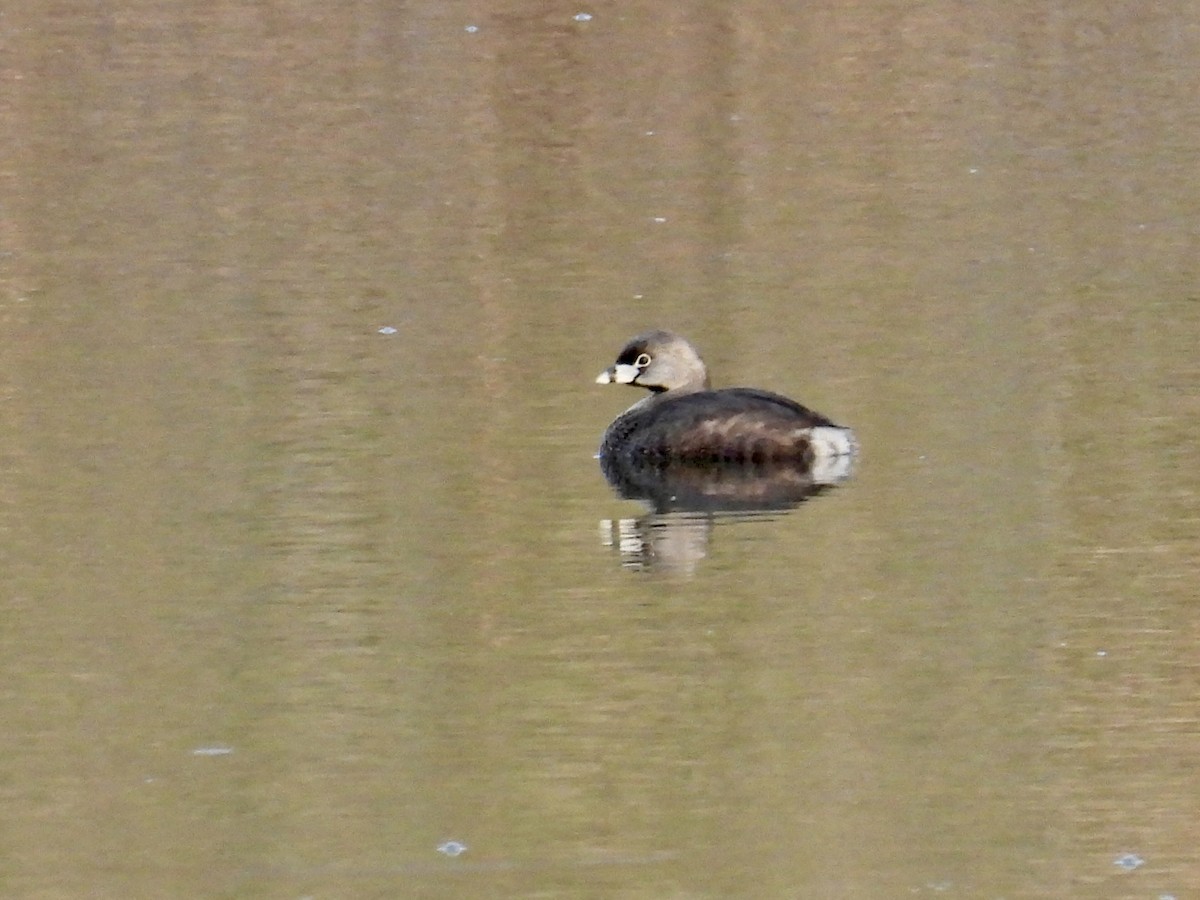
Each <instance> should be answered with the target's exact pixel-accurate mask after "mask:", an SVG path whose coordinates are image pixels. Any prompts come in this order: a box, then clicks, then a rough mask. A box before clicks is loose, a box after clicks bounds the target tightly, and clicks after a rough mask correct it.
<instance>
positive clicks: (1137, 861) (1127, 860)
mask: <svg viewBox="0 0 1200 900" xmlns="http://www.w3.org/2000/svg"><path fill="white" fill-rule="evenodd" d="M1145 862H1146V861H1145V860H1144V859H1142V858H1141V857H1140V856H1138V855H1137V854H1136V853H1122V854H1121V855H1120V856H1118V857H1117V858H1116V859H1114V860H1113V865H1114V866H1118V867H1120V868H1122V869H1124V870H1125V871H1126V872H1132V871H1133V870H1134V869H1136V868H1138V867H1139V866H1141V865H1142V864H1144V863H1145Z"/></svg>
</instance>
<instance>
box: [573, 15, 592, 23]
mask: <svg viewBox="0 0 1200 900" xmlns="http://www.w3.org/2000/svg"><path fill="white" fill-rule="evenodd" d="M575 21H576V22H590V21H592V14H591V13H575Z"/></svg>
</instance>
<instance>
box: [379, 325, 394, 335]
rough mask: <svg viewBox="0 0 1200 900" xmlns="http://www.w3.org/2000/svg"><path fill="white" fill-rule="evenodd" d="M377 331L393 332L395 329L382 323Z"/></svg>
mask: <svg viewBox="0 0 1200 900" xmlns="http://www.w3.org/2000/svg"><path fill="white" fill-rule="evenodd" d="M379 333H380V334H395V333H396V329H395V328H393V327H392V326H391V325H384V326H383V327H382V328H380V329H379Z"/></svg>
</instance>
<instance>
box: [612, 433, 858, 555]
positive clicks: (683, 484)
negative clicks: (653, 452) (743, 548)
mask: <svg viewBox="0 0 1200 900" xmlns="http://www.w3.org/2000/svg"><path fill="white" fill-rule="evenodd" d="M600 469H601V471H602V472H603V473H604V477H605V478H606V479H607V480H608V483H609V485H611V486H612V488H613V490H614V491H615V492H616V494H617V495H618V496H620V497H622V498H623V499H626V500H638V501H641V502H642V503H644V504H645V505H646V506H647V508H648V510H649V512H648V513H647V514H646V515H644V516H641V517H638V518H628V519H619V520H615V521H614V520H611V519H604V520H601V523H600V539H601V542H602V543H603V544H604V545H605V546H615V547H616V548H617V549H618V550H619V551H620V554H621V563H622V565H624V566H626V567H628V568H634V569H646V570H650V569H653V570H660V571H669V572H676V573H681V574H691V573H692V572H693V571H694V570H695V568H696V565H697V564H698V563H699V562H700V560H702V559H704V557H705V556H706V555H707V553H708V543H709V539H710V537H711V534H712V530H713V527H714V525H715V524H716V523H718V522H736V521H738V520H744V519H751V518H754V519H759V518H762V517H763V516H769V515H772V514H780V513H785V512H787V511H788V510H791V509H793V508H794V507H796V506H798V505H800V504H801V503H803V502H805V501H806V500H809V499H811V498H813V497H816V496H817V495H818V494H822V493H824V492H826V491H829V490H832V489H833V488H834V487H835V486H836V485H838V484H840V483H841V482H843V481H845V480H846V479H847V478H849V477H850V475H851V474H852V469H853V458H852V457H850V456H843V457H839V458H838V459H837V460H835V461H833V464H831V465H828V466H823V467H815V468H814V467H810V466H806V465H803V464H784V463H762V464H753V463H709V464H689V463H668V464H662V463H658V464H647V463H642V462H638V461H635V460H631V459H628V458H622V457H615V456H614V457H605V456H602V457H600Z"/></svg>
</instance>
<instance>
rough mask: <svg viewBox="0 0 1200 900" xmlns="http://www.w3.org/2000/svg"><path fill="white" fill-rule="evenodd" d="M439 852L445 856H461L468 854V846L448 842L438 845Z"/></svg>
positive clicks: (456, 842)
mask: <svg viewBox="0 0 1200 900" xmlns="http://www.w3.org/2000/svg"><path fill="white" fill-rule="evenodd" d="M437 851H438V853H441V854H442V855H443V856H450V857H455V856H461V855H462V854H464V853H466V852H467V845H466V844H460V843H459V842H458V841H446V842H445V843H444V844H439V845H438V848H437Z"/></svg>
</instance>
